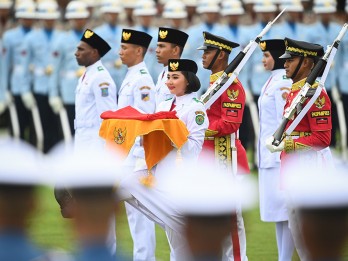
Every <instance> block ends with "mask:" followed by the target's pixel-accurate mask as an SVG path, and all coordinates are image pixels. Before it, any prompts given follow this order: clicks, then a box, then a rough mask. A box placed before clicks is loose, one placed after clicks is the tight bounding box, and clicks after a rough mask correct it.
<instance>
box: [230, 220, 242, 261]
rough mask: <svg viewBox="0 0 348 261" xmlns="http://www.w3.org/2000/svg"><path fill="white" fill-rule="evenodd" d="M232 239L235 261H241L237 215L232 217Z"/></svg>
mask: <svg viewBox="0 0 348 261" xmlns="http://www.w3.org/2000/svg"><path fill="white" fill-rule="evenodd" d="M231 227H232V229H231V237H232V248H233V259H234V261H241V260H242V258H241V256H240V244H239V235H238V225H237V215H236V214H235V215H232V218H231Z"/></svg>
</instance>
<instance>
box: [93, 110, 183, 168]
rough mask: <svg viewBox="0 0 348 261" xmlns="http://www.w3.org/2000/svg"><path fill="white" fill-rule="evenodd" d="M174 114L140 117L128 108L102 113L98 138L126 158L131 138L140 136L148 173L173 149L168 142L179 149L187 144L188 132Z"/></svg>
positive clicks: (163, 113)
mask: <svg viewBox="0 0 348 261" xmlns="http://www.w3.org/2000/svg"><path fill="white" fill-rule="evenodd" d="M175 113H176V112H175V111H169V112H167V111H162V112H157V113H154V114H144V113H141V112H139V111H138V110H136V109H134V108H133V107H130V106H127V107H125V108H123V109H120V110H117V111H106V112H103V113H102V114H101V116H100V117H101V118H102V119H104V120H103V122H102V124H101V127H100V130H99V136H100V137H102V138H104V139H105V140H106V142H107V145H108V146H112V147H113V148H115V149H116V150H121V151H123V153H124V155H128V153H129V151H130V149H131V148H132V146H133V145H134V142H135V139H136V138H137V137H138V136H143V146H144V150H145V161H146V164H147V167H148V169H149V170H150V169H152V167H153V166H155V165H156V164H157V163H158V162H159V161H161V160H162V159H163V158H164V157H165V156H166V155H167V154H168V153H169V152H170V151H171V150H172V149H173V146H172V143H173V144H174V145H175V146H176V147H177V148H178V149H180V148H181V147H182V146H183V145H184V143H185V142H186V141H187V137H188V135H189V131H188V130H187V128H186V125H185V124H184V123H183V122H182V121H181V120H180V119H178V117H177V116H176V115H175Z"/></svg>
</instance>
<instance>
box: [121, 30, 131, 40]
mask: <svg viewBox="0 0 348 261" xmlns="http://www.w3.org/2000/svg"><path fill="white" fill-rule="evenodd" d="M131 35H132V33H127V32H123V33H122V37H123V40H125V41H128V40H129V38H130V37H131Z"/></svg>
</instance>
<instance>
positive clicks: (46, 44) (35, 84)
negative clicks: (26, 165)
mask: <svg viewBox="0 0 348 261" xmlns="http://www.w3.org/2000/svg"><path fill="white" fill-rule="evenodd" d="M60 35H61V32H60V31H58V30H54V29H53V30H50V29H44V28H40V29H36V30H32V31H31V32H29V33H28V34H27V35H26V37H25V38H24V41H23V44H22V46H21V56H20V59H19V62H20V66H21V67H22V71H21V73H20V74H19V77H20V78H19V84H20V93H21V94H24V93H27V92H31V91H32V92H33V94H34V96H35V100H36V103H37V106H38V109H39V113H40V119H41V124H42V128H43V135H44V148H43V150H44V152H48V151H49V150H50V149H51V148H52V147H53V146H54V145H55V144H56V143H57V142H59V141H60V140H61V138H62V137H61V135H60V132H59V120H58V118H57V115H55V114H54V112H53V111H52V108H51V106H50V105H49V103H48V94H49V79H50V76H51V74H52V70H53V68H52V66H51V64H50V62H51V60H50V54H51V53H52V51H51V47H52V43H53V42H55V41H56V39H58V38H59V37H60Z"/></svg>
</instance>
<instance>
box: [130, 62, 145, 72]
mask: <svg viewBox="0 0 348 261" xmlns="http://www.w3.org/2000/svg"><path fill="white" fill-rule="evenodd" d="M144 67H145V62H144V61H142V62H140V63H138V64H136V65H133V66H131V67H128V72H134V71H138V70H139V69H140V68H144Z"/></svg>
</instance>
